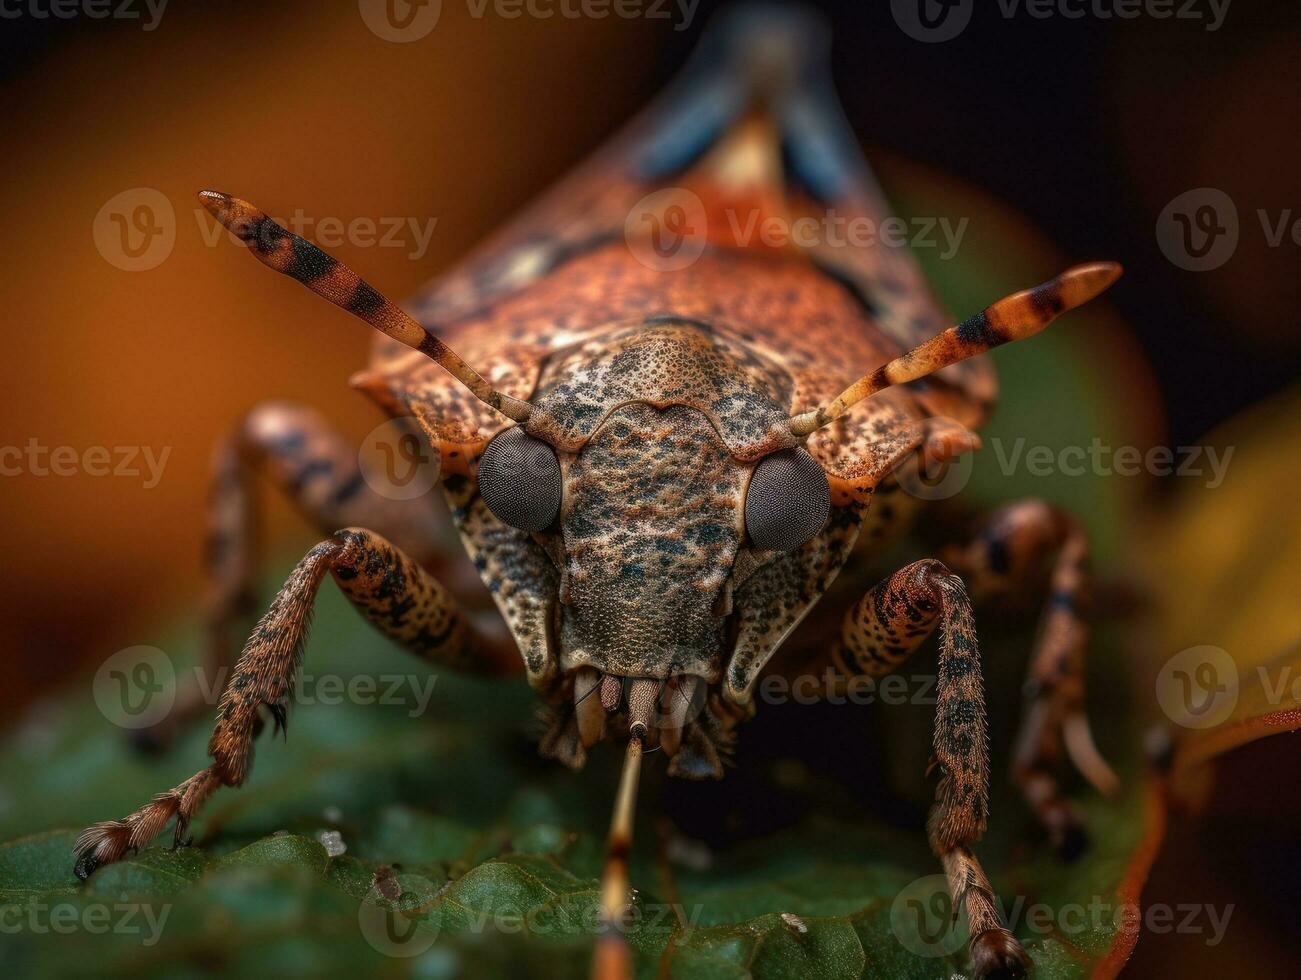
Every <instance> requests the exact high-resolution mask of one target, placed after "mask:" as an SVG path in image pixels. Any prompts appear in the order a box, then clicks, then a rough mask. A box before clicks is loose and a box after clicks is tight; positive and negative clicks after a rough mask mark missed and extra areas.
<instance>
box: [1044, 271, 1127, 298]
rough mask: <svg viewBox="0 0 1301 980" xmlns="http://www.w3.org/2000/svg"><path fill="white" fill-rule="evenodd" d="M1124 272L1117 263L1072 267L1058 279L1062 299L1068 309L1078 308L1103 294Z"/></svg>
mask: <svg viewBox="0 0 1301 980" xmlns="http://www.w3.org/2000/svg"><path fill="white" fill-rule="evenodd" d="M1124 272H1125V270H1124V268H1123V267H1122V266H1121V264H1120V263H1119V262H1086V263H1084V264H1083V265H1077V266H1072V267H1071V268H1069V269H1067V270H1066V271H1065V272H1063V273H1062V274H1061V276H1060V277H1059V281H1060V284H1061V291H1062V298H1063V299H1065V300H1066V305H1067V307H1068V308H1073V307H1076V306H1080V305H1082V304H1084V303H1087V302H1088V301H1089V300H1091V299H1093V298H1094V297H1095V296H1097V295H1099V294H1100V293H1102V292H1104V291H1105V290H1106V289H1107V288H1108V287H1109V286H1111V284H1112V283H1114V282H1115V281H1116V280H1117V279H1119V278H1120V277H1121V276H1122V275H1124Z"/></svg>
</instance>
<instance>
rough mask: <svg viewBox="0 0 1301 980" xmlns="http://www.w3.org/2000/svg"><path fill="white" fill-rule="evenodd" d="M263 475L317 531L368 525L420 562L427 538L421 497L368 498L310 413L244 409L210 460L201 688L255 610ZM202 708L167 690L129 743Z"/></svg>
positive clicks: (191, 693) (157, 737)
mask: <svg viewBox="0 0 1301 980" xmlns="http://www.w3.org/2000/svg"><path fill="white" fill-rule="evenodd" d="M263 476H264V477H266V478H267V479H268V480H269V482H270V483H271V484H272V485H273V486H275V487H276V488H277V489H279V490H280V491H282V492H283V493H285V494H286V495H287V496H288V497H289V498H290V499H291V500H292V501H293V502H294V503H295V505H296V506H297V507H298V508H299V509H300V510H301V511H302V512H303V514H304V515H305V516H306V517H307V519H308V520H309V521H310V522H311V523H312V525H313V526H314V527H315V528H316V529H317V530H318V532H319V533H329V532H330V531H332V530H334V529H335V528H338V527H349V526H358V527H369V528H374V529H375V530H376V531H378V532H379V533H380V534H383V535H384V536H385V537H387V538H389V539H390V540H392V541H393V542H395V543H396V544H397V545H398V547H400V548H402V549H403V551H405V552H406V553H407V554H409V555H411V556H413V557H414V558H416V560H418V561H420V562H421V563H422V564H423V563H425V562H426V561H427V560H428V558H429V557H430V555H431V553H432V548H433V545H434V543H435V541H436V540H437V534H438V528H437V519H436V513H435V510H434V508H433V507H431V506H430V503H429V501H428V500H425V499H414V500H393V499H389V498H387V497H383V496H381V495H379V494H377V493H376V492H375V491H374V490H373V489H371V487H370V486H369V485H367V483H366V481H365V480H364V479H363V478H362V474H361V470H360V467H359V466H358V462H357V451H356V449H355V448H354V447H353V446H352V445H351V444H350V443H348V441H347V440H346V439H344V438H343V436H342V435H340V434H339V433H338V432H337V431H336V430H335V429H334V428H333V427H332V426H331V425H330V424H329V423H328V422H327V421H326V420H325V419H324V418H323V417H322V416H321V415H320V414H318V413H317V412H315V411H313V410H311V409H309V408H305V407H303V406H300V405H294V404H291V403H287V402H267V403H265V404H263V405H260V406H258V407H257V408H255V409H253V410H252V411H251V412H249V413H248V415H246V416H245V417H244V419H243V420H242V421H241V423H240V424H239V426H238V427H237V428H236V429H235V431H234V433H232V434H231V436H230V437H229V438H228V439H226V440H225V441H224V442H223V443H222V444H221V445H219V446H218V447H217V450H216V452H215V453H214V454H213V477H212V485H211V489H210V492H209V501H208V536H207V545H206V549H205V564H206V570H207V575H208V586H207V591H206V595H205V598H204V604H203V607H204V608H203V619H204V624H203V636H202V644H203V646H202V653H201V662H202V665H203V669H204V672H205V673H206V674H207V675H208V677H209V686H210V689H211V688H212V686H213V685H216V684H219V683H221V682H222V678H223V677H224V676H225V675H226V674H227V673H228V671H229V667H230V664H231V659H232V656H233V654H234V652H235V650H236V647H237V643H238V640H239V637H241V636H244V635H246V634H247V632H248V629H249V627H250V626H251V625H252V620H253V614H254V612H255V609H256V602H257V596H256V591H255V590H256V584H257V576H258V573H259V559H260V555H259V551H260V547H259V545H260V540H259V539H260V534H259V526H258V523H259V522H258V508H257V507H256V505H255V483H256V481H257V479H258V478H259V477H263ZM207 708H208V704H207V703H206V702H205V700H204V698H203V695H202V691H201V689H200V686H199V685H197V684H195V685H192V686H189V687H185V688H183V689H182V690H180V691H178V692H177V701H176V704H175V707H174V708H173V709H172V712H171V713H170V714H169V716H168V717H167V718H166V719H164V720H163V721H161V722H159V723H158V724H157V725H155V726H153V727H151V728H147V729H142V730H140V731H138V732H136V733H135V737H136V738H137V739H138V740H139V741H140V744H141V745H142V746H144V747H147V748H155V749H156V748H161V747H163V746H165V745H167V744H168V743H169V742H170V741H171V740H172V739H173V738H174V737H175V735H176V733H177V732H178V731H179V730H180V729H181V728H183V727H184V726H185V725H186V724H187V723H189V722H191V721H194V720H195V719H197V718H198V717H200V716H201V715H202V714H203V713H204V712H205V711H206V709H207Z"/></svg>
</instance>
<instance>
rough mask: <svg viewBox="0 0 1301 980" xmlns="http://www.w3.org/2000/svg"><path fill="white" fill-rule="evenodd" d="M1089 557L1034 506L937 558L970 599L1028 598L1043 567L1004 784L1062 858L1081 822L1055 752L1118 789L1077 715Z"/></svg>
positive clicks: (1048, 513) (1081, 538)
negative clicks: (1039, 611)
mask: <svg viewBox="0 0 1301 980" xmlns="http://www.w3.org/2000/svg"><path fill="white" fill-rule="evenodd" d="M1088 555H1089V546H1088V538H1087V537H1086V535H1085V533H1084V529H1083V528H1082V527H1081V526H1080V524H1079V522H1078V521H1076V520H1075V519H1074V518H1073V517H1072V516H1071V515H1070V514H1068V513H1066V512H1065V511H1063V510H1061V509H1060V508H1057V507H1054V506H1052V505H1050V504H1047V503H1045V502H1043V501H1041V500H1022V501H1018V502H1016V503H1013V504H1010V505H1008V506H1006V507H1003V508H1001V509H999V510H998V511H996V512H995V513H994V514H993V515H992V516H991V517H990V518H989V520H988V521H987V523H986V524H985V526H984V528H983V529H982V530H981V531H980V532H979V533H978V534H977V535H976V536H975V538H974V539H973V540H972V541H970V542H969V543H968V544H966V545H961V546H955V547H952V548H949V549H946V551H945V552H944V557H945V560H946V561H947V562H948V563H949V565H950V567H952V568H953V569H954V570H955V571H957V572H958V573H959V574H961V575H962V576H963V578H964V579H965V580H966V581H967V582H969V583H970V584H971V591H972V595H973V596H974V597H975V599H976V601H977V602H983V601H985V600H998V599H1008V598H1013V597H1015V596H1017V595H1018V594H1024V593H1026V592H1031V591H1033V590H1034V589H1035V587H1036V586H1037V585H1038V584H1039V582H1040V581H1042V579H1043V578H1044V577H1045V572H1044V566H1045V564H1046V563H1048V564H1049V566H1050V571H1048V572H1047V577H1048V579H1049V597H1048V600H1047V603H1046V606H1045V608H1044V611H1043V616H1042V619H1041V621H1040V626H1039V634H1038V638H1037V640H1036V642H1035V649H1034V653H1033V654H1032V656H1031V660H1030V666H1029V671H1028V676H1027V679H1026V688H1025V709H1024V710H1025V715H1024V717H1023V719H1022V723H1021V733H1020V735H1019V737H1018V740H1017V746H1016V750H1015V752H1014V755H1013V762H1012V777H1013V779H1014V781H1015V782H1016V784H1017V785H1018V786H1019V787H1020V789H1021V792H1022V793H1023V794H1024V796H1025V798H1026V801H1027V802H1028V804H1029V805H1030V808H1031V809H1032V810H1033V811H1034V813H1035V815H1036V816H1037V817H1038V818H1039V820H1040V821H1041V822H1042V823H1043V825H1044V826H1045V827H1046V828H1047V829H1048V831H1049V834H1050V835H1051V836H1052V838H1053V841H1054V843H1056V845H1057V846H1058V848H1059V849H1061V850H1062V851H1063V853H1064V854H1066V855H1067V856H1073V855H1075V854H1078V853H1079V852H1080V850H1082V848H1083V847H1084V845H1085V843H1086V837H1085V833H1084V829H1083V818H1082V817H1081V816H1080V815H1079V813H1078V811H1077V809H1076V808H1075V807H1074V806H1073V805H1072V804H1071V803H1070V802H1069V801H1068V800H1067V799H1066V798H1065V796H1064V795H1063V794H1062V791H1061V787H1060V786H1059V784H1058V781H1057V778H1056V776H1055V775H1054V770H1055V769H1056V768H1057V766H1058V765H1059V764H1060V762H1061V757H1062V750H1063V748H1065V751H1066V753H1067V754H1068V755H1069V756H1070V758H1071V760H1072V761H1073V762H1074V763H1075V765H1076V767H1077V768H1078V769H1079V770H1080V772H1081V773H1083V775H1084V776H1085V778H1087V779H1088V780H1089V781H1090V782H1091V783H1092V784H1093V785H1094V786H1095V787H1096V788H1097V789H1098V790H1099V791H1100V792H1103V793H1111V792H1114V791H1115V790H1116V789H1117V788H1118V781H1117V779H1116V776H1115V774H1114V773H1113V772H1112V771H1111V768H1110V767H1109V766H1108V765H1107V763H1106V760H1105V759H1103V758H1102V755H1101V754H1100V753H1099V752H1098V749H1097V747H1096V746H1095V745H1094V743H1093V736H1092V734H1091V732H1090V730H1089V722H1088V716H1087V715H1086V714H1085V711H1084V664H1085V650H1086V648H1087V646H1088V639H1089V627H1088V624H1087V622H1086V621H1085V619H1084V611H1083V606H1084V604H1085V600H1086V597H1087V593H1088V587H1089V573H1088V567H1087V566H1088Z"/></svg>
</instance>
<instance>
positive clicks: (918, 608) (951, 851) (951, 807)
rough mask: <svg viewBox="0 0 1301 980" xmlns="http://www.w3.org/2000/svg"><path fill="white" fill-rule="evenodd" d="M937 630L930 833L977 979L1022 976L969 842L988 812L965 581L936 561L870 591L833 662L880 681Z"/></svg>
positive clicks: (980, 694) (976, 658)
mask: <svg viewBox="0 0 1301 980" xmlns="http://www.w3.org/2000/svg"><path fill="white" fill-rule="evenodd" d="M936 626H939V627H940V660H939V679H938V684H937V687H936V697H937V702H936V709H935V736H934V754H933V767H934V768H937V769H938V770H939V772H940V781H939V785H938V786H937V787H936V791H935V805H934V806H933V807H932V808H931V813H930V817H929V819H928V820H927V825H926V830H927V836H928V838H929V840H930V844H931V849H932V850H933V851H934V852H935V854H936V856H938V857H939V859H940V861H941V862H942V864H943V865H944V872H945V875H946V877H947V878H948V882H949V892H950V894H951V896H952V898H953V907H954V908H955V909H956V908H960V907H965V909H966V911H967V920H968V924H969V928H970V936H971V938H970V950H971V962H972V976H973V978H980V977H993V976H1006V977H1011V976H1023V975H1024V974H1025V971H1026V969H1027V968H1028V963H1029V960H1028V958H1027V957H1026V954H1025V951H1024V950H1022V948H1021V945H1020V944H1019V943H1018V942H1017V941H1016V939H1015V938H1014V937H1013V936H1012V934H1011V932H1009V931H1008V929H1007V927H1006V926H1005V925H1004V923H1003V918H1002V915H1001V914H1000V912H999V910H998V904H997V900H996V897H995V895H994V890H993V888H992V886H991V885H990V883H989V879H988V877H986V875H985V872H984V870H983V869H982V868H981V866H980V862H979V861H978V860H977V859H976V856H975V854H973V853H972V851H971V845H972V844H974V843H975V842H976V841H978V840H979V839H980V838H981V836H982V835H983V834H984V832H985V824H986V821H987V819H988V813H989V744H988V729H987V725H986V721H985V694H984V683H983V681H982V679H981V671H980V649H979V646H978V645H977V642H976V628H975V622H974V620H973V618H972V615H971V601H970V600H969V599H968V597H967V591H966V588H965V587H964V586H963V584H962V579H960V578H958V576H956V575H954V574H953V573H952V572H950V571H949V569H948V568H946V567H945V565H944V564H943V563H941V562H939V561H936V560H934V559H927V560H925V561H919V562H914V563H913V564H911V565H909V566H907V567H906V568H903V569H900V570H899V571H898V572H895V573H894V574H893V575H892V576H890V577H889V578H887V579H885V580H884V581H882V582H880V583H879V584H877V585H876V586H875V587H873V588H872V589H871V590H870V591H869V592H868V593H867V594H866V595H865V596H863V598H862V599H860V600H859V601H858V602H857V603H856V604H855V605H854V607H853V608H852V609H850V610H849V612H848V613H847V614H846V616H845V620H844V625H843V628H842V631H841V638H840V643H839V645H838V646H837V647H836V649H835V650H834V651H833V654H832V663H833V665H834V667H835V668H836V670H837V671H838V672H839V673H840V674H841V675H842V676H843V677H845V678H848V677H853V676H855V675H858V674H863V675H867V676H869V677H880V676H883V675H884V674H887V673H889V672H890V671H892V670H893V669H894V668H895V667H897V666H898V665H899V664H900V663H902V662H903V661H904V660H906V659H907V658H908V656H909V655H910V654H912V653H913V651H915V650H916V649H917V648H918V647H919V646H921V644H922V643H923V642H924V641H925V639H926V638H927V637H928V636H929V635H930V634H931V633H932V632H933V631H934V629H935V628H936Z"/></svg>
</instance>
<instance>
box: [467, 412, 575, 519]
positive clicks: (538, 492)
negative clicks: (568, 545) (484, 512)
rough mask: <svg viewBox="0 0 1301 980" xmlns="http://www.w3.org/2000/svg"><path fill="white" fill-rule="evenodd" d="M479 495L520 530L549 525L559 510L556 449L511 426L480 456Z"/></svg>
mask: <svg viewBox="0 0 1301 980" xmlns="http://www.w3.org/2000/svg"><path fill="white" fill-rule="evenodd" d="M479 495H480V496H481V497H483V502H484V503H485V504H487V505H488V509H489V510H490V511H492V512H493V514H495V515H496V516H497V518H498V519H499V520H501V521H503V522H504V523H506V524H509V525H510V526H511V527H517V528H519V529H520V530H521V531H541V530H544V529H545V528H548V527H550V526H551V525H552V523H553V522H554V521H555V519H556V514H558V513H559V512H560V460H558V459H556V451H555V450H554V449H552V448H551V447H550V446H549V445H547V444H546V443H545V442H543V441H542V440H541V439H534V438H533V437H532V436H531V435H529V434H528V433H526V432H525V431H524V430H523V429H521V428H519V427H518V426H512V427H511V428H509V429H507V430H506V431H505V432H503V433H501V434H500V435H498V436H496V437H495V438H494V439H493V440H492V441H491V442H489V443H488V445H487V447H486V448H485V449H484V451H483V456H482V457H480V459H479Z"/></svg>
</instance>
